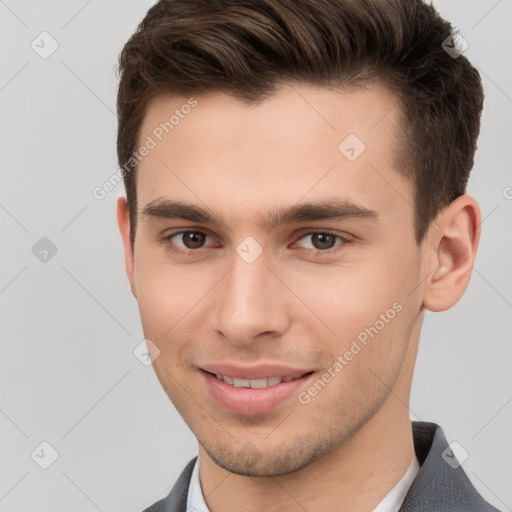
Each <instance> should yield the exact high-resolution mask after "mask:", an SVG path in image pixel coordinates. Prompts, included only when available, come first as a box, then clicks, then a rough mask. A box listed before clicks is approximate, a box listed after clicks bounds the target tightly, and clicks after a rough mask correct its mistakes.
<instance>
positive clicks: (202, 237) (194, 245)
mask: <svg viewBox="0 0 512 512" xmlns="http://www.w3.org/2000/svg"><path fill="white" fill-rule="evenodd" d="M209 238H210V237H209V236H208V235H207V234H206V233H204V232H203V231H178V232H176V233H171V234H167V235H165V236H163V237H162V241H164V242H166V243H168V246H169V248H171V249H172V250H175V251H177V252H187V250H189V251H191V250H192V251H193V250H195V249H202V248H203V246H204V245H205V242H206V240H207V239H209Z"/></svg>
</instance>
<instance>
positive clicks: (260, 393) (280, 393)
mask: <svg viewBox="0 0 512 512" xmlns="http://www.w3.org/2000/svg"><path fill="white" fill-rule="evenodd" d="M201 374H202V375H203V378H204V380H205V382H206V387H207V388H208V391H209V392H210V394H211V395H212V396H213V398H214V399H215V400H216V401H217V403H218V404H219V405H221V406H222V407H224V408H225V409H227V410H228V411H231V412H234V413H237V414H245V415H254V414H265V413H266V412H270V411H271V410H273V409H275V408H276V407H277V406H278V405H280V404H281V403H283V402H284V401H285V400H287V399H289V398H290V397H291V396H292V395H294V394H295V393H296V392H297V391H298V390H299V389H300V388H301V387H302V386H303V385H304V383H305V382H306V381H307V380H309V378H310V377H311V376H312V375H313V374H312V373H308V374H307V375H304V376H302V377H301V378H299V379H294V380H291V381H290V382H281V383H280V384H276V385H275V386H269V387H267V388H257V389H252V388H237V387H235V386H232V385H231V384H227V383H226V382H224V381H223V380H221V379H219V378H218V377H217V376H215V375H212V374H211V373H208V372H206V371H204V370H201Z"/></svg>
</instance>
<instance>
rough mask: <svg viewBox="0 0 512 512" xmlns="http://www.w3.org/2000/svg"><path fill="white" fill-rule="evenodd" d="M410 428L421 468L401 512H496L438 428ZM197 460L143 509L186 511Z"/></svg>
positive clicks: (417, 424)
mask: <svg viewBox="0 0 512 512" xmlns="http://www.w3.org/2000/svg"><path fill="white" fill-rule="evenodd" d="M412 429H413V438H414V450H415V452H416V456H417V458H418V461H419V463H420V466H421V467H420V471H419V472H418V474H417V476H416V478H415V479H414V482H413V483H412V485H411V487H410V489H409V491H408V492H407V495H406V496H405V500H404V502H403V504H402V506H401V507H400V512H413V511H414V512H499V511H498V509H496V508H494V507H493V506H491V505H490V504H489V503H487V502H486V501H485V500H484V499H483V498H482V496H480V494H478V492H477V491H476V489H475V488H474V487H473V485H472V484H471V482H470V481H469V478H468V477H467V476H466V473H464V470H463V469H462V468H461V467H460V466H459V465H458V464H457V463H456V459H455V457H454V455H453V453H452V452H451V450H450V449H449V448H448V443H447V442H446V438H445V436H444V434H443V431H442V430H441V427H439V426H438V425H436V424H435V423H427V422H420V421H415V422H413V423H412ZM447 448H448V450H447ZM196 459H197V457H195V458H193V459H192V460H191V461H190V462H189V463H188V464H187V465H186V466H185V469H184V470H183V472H182V473H181V475H180V477H179V478H178V481H177V482H176V483H175V484H174V487H173V488H172V490H171V492H170V493H169V495H168V496H167V497H166V498H164V499H163V500H160V501H158V502H157V503H155V504H154V505H153V506H151V507H149V508H147V509H146V510H145V511H144V512H186V508H187V495H188V487H189V484H190V477H191V475H192V470H193V468H194V464H195V462H196ZM449 462H450V463H449Z"/></svg>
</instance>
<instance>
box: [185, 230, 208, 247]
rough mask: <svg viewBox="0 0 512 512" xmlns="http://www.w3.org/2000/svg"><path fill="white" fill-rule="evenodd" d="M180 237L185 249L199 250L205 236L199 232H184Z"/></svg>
mask: <svg viewBox="0 0 512 512" xmlns="http://www.w3.org/2000/svg"><path fill="white" fill-rule="evenodd" d="M181 236H182V242H183V245H184V246H185V247H186V248H187V249H200V248H201V247H202V246H203V245H204V242H205V240H206V235H205V234H204V233H201V232H199V231H185V232H183V233H181Z"/></svg>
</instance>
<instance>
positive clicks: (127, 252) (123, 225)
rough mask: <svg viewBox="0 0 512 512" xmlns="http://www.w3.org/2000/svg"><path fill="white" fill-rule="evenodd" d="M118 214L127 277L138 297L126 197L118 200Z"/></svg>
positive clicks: (135, 295) (133, 292) (134, 293)
mask: <svg viewBox="0 0 512 512" xmlns="http://www.w3.org/2000/svg"><path fill="white" fill-rule="evenodd" d="M116 213H117V225H118V226H119V232H120V234H121V239H122V242H123V251H124V264H125V268H126V275H127V277H128V281H129V283H130V288H131V290H132V294H133V295H134V297H137V293H136V290H135V281H134V267H135V264H134V254H133V248H132V245H131V240H130V216H129V213H128V203H127V201H126V197H118V198H117V204H116Z"/></svg>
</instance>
